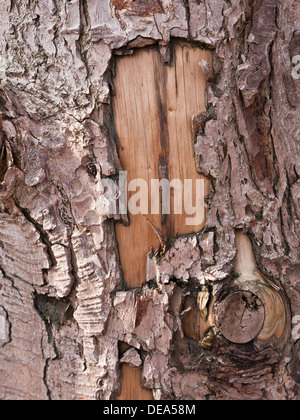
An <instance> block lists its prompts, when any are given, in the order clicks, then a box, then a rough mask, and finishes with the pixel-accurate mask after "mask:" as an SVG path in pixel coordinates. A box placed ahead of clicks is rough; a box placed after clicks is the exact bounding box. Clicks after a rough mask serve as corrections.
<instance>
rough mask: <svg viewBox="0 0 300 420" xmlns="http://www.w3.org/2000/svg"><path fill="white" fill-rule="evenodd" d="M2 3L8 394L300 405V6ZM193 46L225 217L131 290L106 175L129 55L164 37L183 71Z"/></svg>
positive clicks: (3, 361) (209, 159)
mask: <svg viewBox="0 0 300 420" xmlns="http://www.w3.org/2000/svg"><path fill="white" fill-rule="evenodd" d="M0 11H1V16H2V23H1V25H0V49H1V56H0V60H1V61H0V81H1V91H0V112H1V116H0V118H1V119H0V123H1V136H0V182H1V183H0V199H1V202H0V399H42V400H43V399H52V400H56V399H75V400H77V399H102V400H109V399H116V398H118V397H119V396H120V393H121V392H122V394H121V398H125V399H126V398H127V399H129V398H137V397H140V398H141V399H146V398H152V397H153V398H154V399H157V400H159V399H174V400H183V399H195V400H202V399H217V400H218V399H235V400H237V399H258V400H265V399H270V400H274V399H289V400H296V399H298V398H299V396H300V392H299V384H300V370H299V361H300V356H299V355H300V347H299V346H300V344H299V338H300V335H299V328H298V325H299V320H300V303H299V302H300V287H299V274H300V271H299V270H300V265H299V250H300V244H299V238H300V225H299V217H300V207H299V206H300V200H299V193H300V180H299V179H300V164H299V139H298V132H299V123H300V116H299V115H300V114H299V95H300V80H299V77H298V72H297V63H298V61H297V57H299V56H300V35H299V34H300V32H299V28H300V3H299V2H297V1H296V0H285V1H279V0H251V1H248V0H247V1H246V0H242V1H237V0H230V1H227V0H151V1H149V0H147V1H145V0H137V1H133V0H129V1H121V0H102V1H101V2H99V1H96V0H72V1H65V0H47V1H45V0H39V1H29V0H27V1H24V0H3V1H2V2H1V5H0ZM178 42H179V43H181V42H188V43H190V44H191V45H193V46H197V47H200V48H202V49H204V50H207V51H208V52H210V53H211V55H212V63H209V60H208V61H207V62H206V65H204V64H203V63H202V67H203V73H204V74H205V77H206V81H207V89H206V111H205V112H202V111H201V110H200V112H199V115H195V116H194V118H193V124H192V128H193V131H192V135H193V136H194V140H195V144H194V156H195V168H196V169H197V171H198V173H199V176H204V177H206V179H207V182H208V186H209V194H208V195H207V197H206V207H207V208H206V224H205V227H204V228H203V229H201V230H200V231H198V232H197V233H193V234H184V235H181V236H180V237H178V238H173V239H172V238H169V239H171V240H170V242H169V244H168V248H166V249H164V252H163V253H156V254H154V253H149V254H148V257H147V273H146V274H145V279H144V282H143V284H140V285H139V287H134V288H132V289H128V286H127V284H126V279H124V278H123V274H122V267H121V263H120V261H122V258H121V259H120V255H119V250H118V242H117V237H116V233H115V225H116V224H120V223H122V222H123V223H124V222H126V217H124V216H122V215H113V214H111V213H110V211H109V206H108V203H107V197H106V196H105V194H103V188H102V186H103V181H104V180H107V179H110V180H113V181H114V180H116V178H117V175H118V173H119V172H120V171H121V170H122V165H121V163H120V154H121V150H120V148H119V141H118V135H117V128H116V127H117V123H116V121H115V118H116V116H115V115H114V109H113V97H114V95H115V86H114V81H115V76H116V75H115V65H116V60H119V59H121V58H119V57H120V56H123V55H126V56H127V55H130V54H134V52H135V50H136V49H140V48H145V49H146V48H149V46H150V48H153V49H155V50H156V51H159V53H160V56H161V60H162V62H163V63H164V64H163V65H164V66H172V60H174V56H173V52H174V45H176V43H178ZM207 54H208V53H207ZM117 57H118V58H117ZM299 61H300V58H299ZM295 65H296V66H295ZM132 113H133V119H134V118H135V116H134V112H132ZM108 201H109V200H108ZM105 206H106V207H105ZM100 208H101V209H102V210H101V211H100V210H99V209H100ZM103 208H107V212H106V213H104V212H103ZM162 255H163V258H162ZM145 259H146V255H145ZM166 266H167V267H168V270H167V271H166ZM233 308H237V310H236V311H235V310H234V309H233ZM297 323H298V324H297ZM193 325H194V326H195V327H193ZM122 365H124V369H123V376H122ZM130 366H131V368H132V369H139V371H137V370H135V371H134V377H135V378H136V379H135V381H136V387H137V390H136V393H135V391H134V390H133V392H130V393H126V386H125V385H124V383H128V382H126V378H125V379H124V375H126V374H128V375H130V373H128V372H130V369H129V367H130ZM128 369H129V370H128ZM126 372H127V373H126ZM122 377H123V386H122ZM139 381H141V383H140V384H139ZM124 386H125V389H124Z"/></svg>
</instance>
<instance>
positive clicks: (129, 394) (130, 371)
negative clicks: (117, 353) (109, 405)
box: [118, 364, 153, 401]
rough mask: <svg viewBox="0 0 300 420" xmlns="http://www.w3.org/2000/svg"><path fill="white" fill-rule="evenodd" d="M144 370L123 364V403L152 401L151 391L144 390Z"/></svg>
mask: <svg viewBox="0 0 300 420" xmlns="http://www.w3.org/2000/svg"><path fill="white" fill-rule="evenodd" d="M141 382H142V368H136V367H132V366H129V365H127V364H123V366H122V389H121V394H120V396H119V398H118V399H119V400H121V401H125V400H126V401H151V400H153V394H152V392H151V391H149V390H147V389H144V388H142V386H141Z"/></svg>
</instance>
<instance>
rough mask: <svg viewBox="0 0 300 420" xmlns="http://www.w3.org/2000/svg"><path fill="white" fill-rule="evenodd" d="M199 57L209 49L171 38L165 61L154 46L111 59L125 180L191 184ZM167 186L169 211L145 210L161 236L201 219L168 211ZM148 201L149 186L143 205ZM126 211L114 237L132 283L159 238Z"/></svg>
mask: <svg viewBox="0 0 300 420" xmlns="http://www.w3.org/2000/svg"><path fill="white" fill-rule="evenodd" d="M203 59H205V60H206V61H208V62H210V60H211V54H210V53H209V52H207V51H203V50H201V49H200V48H198V47H194V46H191V45H189V44H183V43H182V44H179V43H178V44H175V46H174V60H173V62H172V65H171V66H167V65H164V64H163V63H162V60H161V57H160V54H159V52H158V50H157V49H155V48H151V49H141V50H137V51H136V52H135V53H134V54H133V56H126V57H121V58H117V59H116V78H115V91H116V95H115V97H114V99H113V110H114V118H115V125H116V130H117V134H118V139H119V143H120V147H119V156H120V160H121V164H122V167H123V169H124V170H125V171H127V173H128V183H129V182H130V181H131V180H132V179H136V178H140V179H144V180H145V181H146V182H147V184H148V185H149V186H150V184H151V180H152V179H159V180H161V179H165V178H167V179H169V180H170V181H171V180H173V179H179V180H181V181H183V180H184V179H191V180H193V185H194V188H196V187H195V185H196V183H195V180H196V179H200V178H201V177H200V176H199V174H198V173H197V171H196V165H195V160H194V150H193V136H192V129H191V123H192V117H193V115H196V114H199V113H201V112H203V111H205V88H206V83H207V81H206V76H205V75H204V73H203V71H202V69H201V66H200V65H199V62H200V61H201V60H203ZM202 179H203V178H202ZM205 188H206V189H207V190H208V181H206V183H205ZM172 191H173V190H171V214H170V215H162V214H161V210H160V214H150V213H149V211H148V213H146V212H145V214H147V216H148V217H149V219H150V220H151V221H152V223H154V225H155V226H156V227H158V228H159V229H160V230H161V231H162V232H163V233H164V234H165V235H166V236H167V237H176V236H177V235H181V234H186V233H191V232H193V231H199V230H200V229H201V228H202V227H203V225H204V223H201V224H199V225H198V226H187V224H186V218H187V217H188V215H187V214H185V212H184V211H183V214H175V215H174V212H173V209H174V207H173V204H174V197H172ZM194 191H195V190H194ZM128 198H130V195H129V196H128ZM193 198H195V197H193ZM150 203H151V194H150V188H149V207H150ZM194 205H195V201H194ZM203 208H204V203H203ZM183 209H184V206H183ZM129 216H130V226H129V227H126V226H123V225H121V224H119V225H118V226H117V237H118V243H119V249H120V257H121V263H122V268H123V273H124V278H125V281H126V284H127V286H128V287H129V288H134V287H139V286H141V285H142V284H143V283H144V282H145V267H146V256H147V253H148V252H149V250H150V248H151V247H153V248H157V247H158V246H159V241H158V238H157V235H156V234H155V232H154V231H153V229H152V228H151V227H150V225H149V224H148V223H147V221H146V220H145V219H144V218H143V217H142V216H141V215H140V214H139V215H136V216H133V215H129Z"/></svg>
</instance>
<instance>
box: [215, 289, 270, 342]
mask: <svg viewBox="0 0 300 420" xmlns="http://www.w3.org/2000/svg"><path fill="white" fill-rule="evenodd" d="M220 322H221V332H222V334H223V335H224V337H225V338H227V340H229V341H231V342H232V343H236V344H245V343H249V342H250V341H252V340H254V338H256V337H257V336H258V334H259V333H260V331H261V330H262V327H263V325H264V322H265V310H264V307H263V304H262V303H261V301H260V300H259V299H258V298H257V296H255V295H253V294H252V293H250V292H236V293H233V294H231V295H229V296H228V297H227V298H226V299H225V301H224V303H223V307H222V313H221V319H220Z"/></svg>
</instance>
